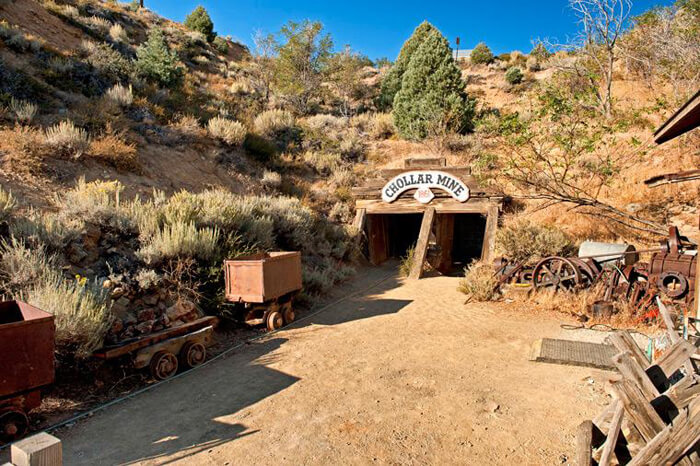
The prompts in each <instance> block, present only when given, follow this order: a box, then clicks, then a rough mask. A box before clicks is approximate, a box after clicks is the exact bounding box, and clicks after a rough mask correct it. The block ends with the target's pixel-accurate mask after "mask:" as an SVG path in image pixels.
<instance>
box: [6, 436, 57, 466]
mask: <svg viewBox="0 0 700 466" xmlns="http://www.w3.org/2000/svg"><path fill="white" fill-rule="evenodd" d="M11 455H12V464H14V465H15V466H62V465H63V450H62V448H61V441H60V440H59V439H57V438H56V437H54V436H53V435H49V434H47V433H46V432H41V433H40V434H36V435H32V436H31V437H27V438H26V439H24V440H20V441H19V442H15V443H14V444H12V449H11Z"/></svg>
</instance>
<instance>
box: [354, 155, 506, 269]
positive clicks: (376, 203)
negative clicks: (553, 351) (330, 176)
mask: <svg viewBox="0 0 700 466" xmlns="http://www.w3.org/2000/svg"><path fill="white" fill-rule="evenodd" d="M415 170H438V171H440V172H444V173H447V174H449V175H452V176H453V177H455V178H457V179H459V180H460V181H462V182H463V183H464V184H465V185H466V186H467V187H468V188H469V193H470V195H469V199H468V200H467V201H466V202H460V201H459V200H457V199H455V198H454V197H452V196H450V194H449V193H447V192H445V191H442V190H439V189H435V190H433V195H434V197H433V198H432V200H430V202H428V203H421V202H418V201H417V200H416V199H415V198H414V195H415V194H416V191H417V189H415V188H413V189H407V190H405V191H404V192H403V193H401V195H400V196H398V198H397V199H396V200H395V201H393V202H385V201H383V200H382V188H383V187H384V186H385V184H386V183H387V182H388V181H389V180H391V179H392V178H394V177H396V176H398V175H401V174H402V173H405V172H409V171H415ZM352 195H353V197H354V198H355V212H356V215H355V221H354V223H353V225H354V227H355V229H356V231H357V232H358V233H359V235H358V238H359V240H362V239H363V238H364V239H366V240H367V246H368V252H369V260H370V262H371V263H373V264H379V263H381V262H383V261H384V260H386V259H387V258H388V257H387V253H386V251H377V250H378V249H379V248H377V245H378V244H383V243H386V242H387V241H388V238H386V237H385V236H386V233H385V232H383V230H382V228H381V225H380V227H378V226H377V224H378V223H381V222H383V220H382V216H383V215H387V214H416V213H419V214H423V221H422V223H421V228H420V233H419V237H418V241H417V243H416V250H415V256H414V257H415V258H416V259H417V260H415V261H414V264H413V267H414V268H413V270H412V271H411V273H410V275H409V277H411V278H420V275H421V272H422V269H423V262H424V261H425V258H426V254H427V249H428V242H429V237H430V234H431V232H434V233H435V238H436V241H437V244H438V245H439V246H441V247H442V248H443V249H446V248H448V247H450V248H451V247H452V242H453V241H454V238H453V232H454V217H455V216H454V215H450V214H480V215H482V216H484V217H485V218H486V226H485V230H484V241H483V247H482V250H481V259H482V260H485V261H491V260H492V259H493V252H494V247H495V235H496V229H497V226H498V218H499V214H500V212H501V210H502V207H503V200H504V196H503V194H502V193H497V192H495V191H492V190H488V189H485V188H483V187H481V186H480V185H479V183H478V182H477V180H476V178H475V177H474V176H472V174H471V168H470V167H447V166H446V160H445V158H442V157H439V158H438V157H429V158H427V157H426V158H408V159H405V160H404V168H390V169H383V170H379V171H378V173H377V176H376V177H375V178H373V179H370V180H367V181H366V182H365V184H364V185H362V186H357V187H354V188H352ZM377 214H379V215H377ZM449 260H450V259H449V258H442V259H441V260H440V262H441V263H442V264H443V265H445V264H444V263H445V262H446V261H449ZM437 268H438V269H440V266H438V267H437Z"/></svg>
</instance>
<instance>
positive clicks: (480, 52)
mask: <svg viewBox="0 0 700 466" xmlns="http://www.w3.org/2000/svg"><path fill="white" fill-rule="evenodd" d="M469 59H470V60H471V62H472V63H474V64H475V65H486V64H489V63H491V62H492V61H493V53H492V52H491V49H490V48H489V46H488V45H486V44H485V43H483V42H479V43H478V44H476V47H474V50H472V53H471V55H470V56H469Z"/></svg>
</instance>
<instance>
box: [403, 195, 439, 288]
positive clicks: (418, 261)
mask: <svg viewBox="0 0 700 466" xmlns="http://www.w3.org/2000/svg"><path fill="white" fill-rule="evenodd" d="M434 219H435V209H434V208H433V207H428V208H427V209H426V211H425V213H424V214H423V221H422V222H421V224H420V233H419V234H418V242H417V243H416V249H415V251H414V254H413V264H411V273H410V274H409V278H411V279H414V280H415V279H418V278H420V277H421V274H422V273H423V263H424V262H425V257H426V255H427V254H428V240H429V239H430V230H431V229H432V228H433V220H434Z"/></svg>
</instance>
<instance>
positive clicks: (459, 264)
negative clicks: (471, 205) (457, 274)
mask: <svg viewBox="0 0 700 466" xmlns="http://www.w3.org/2000/svg"><path fill="white" fill-rule="evenodd" d="M454 217H455V219H454V240H453V242H452V264H451V266H452V267H451V268H452V269H458V270H459V271H461V269H462V268H464V266H465V265H468V264H469V263H471V262H472V261H473V260H475V259H479V258H481V257H482V252H483V248H484V234H485V232H486V217H485V216H484V215H481V214H455V216H454Z"/></svg>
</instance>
